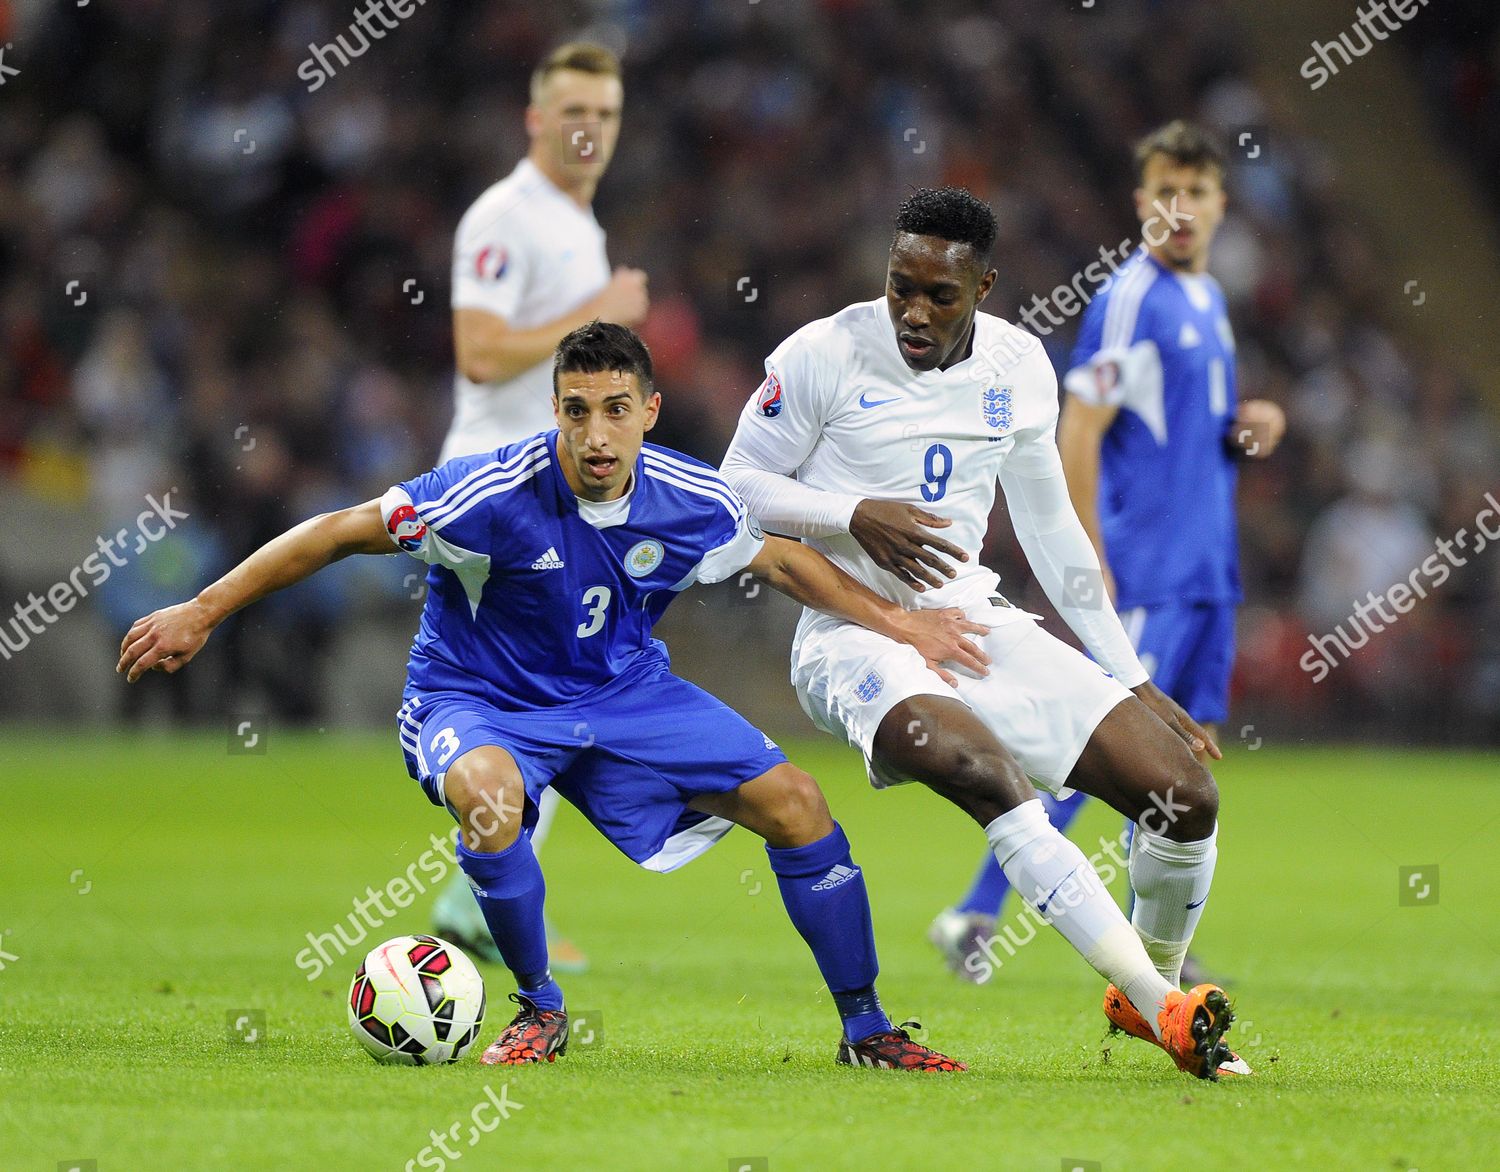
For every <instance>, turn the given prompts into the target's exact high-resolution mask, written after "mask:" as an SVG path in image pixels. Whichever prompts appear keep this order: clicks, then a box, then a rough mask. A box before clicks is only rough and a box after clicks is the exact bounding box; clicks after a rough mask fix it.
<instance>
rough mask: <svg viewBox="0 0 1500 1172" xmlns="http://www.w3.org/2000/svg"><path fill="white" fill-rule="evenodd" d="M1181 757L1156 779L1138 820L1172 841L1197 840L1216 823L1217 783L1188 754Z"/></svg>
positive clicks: (1205, 836) (1207, 833) (1217, 815)
mask: <svg viewBox="0 0 1500 1172" xmlns="http://www.w3.org/2000/svg"><path fill="white" fill-rule="evenodd" d="M1183 758H1184V759H1183V760H1181V761H1174V762H1173V764H1172V767H1169V768H1164V769H1163V770H1162V772H1161V774H1160V775H1159V776H1158V777H1157V778H1156V779H1155V781H1154V783H1153V785H1152V787H1151V795H1150V799H1149V801H1148V803H1147V807H1146V810H1145V812H1144V813H1143V814H1142V815H1141V817H1140V819H1139V822H1140V824H1141V825H1142V826H1144V827H1145V828H1146V829H1147V830H1148V831H1150V832H1151V833H1153V834H1159V835H1161V836H1162V837H1163V838H1170V839H1172V840H1173V841H1174V842H1197V841H1198V840H1199V839H1204V838H1207V837H1208V836H1209V835H1210V834H1212V833H1213V832H1214V827H1215V826H1216V825H1217V824H1218V821H1219V786H1218V783H1217V782H1215V781H1214V777H1213V774H1211V773H1210V772H1209V771H1208V770H1207V769H1205V768H1204V767H1203V766H1202V765H1201V764H1199V763H1198V761H1197V760H1196V759H1194V758H1193V756H1192V755H1191V754H1188V753H1184V755H1183Z"/></svg>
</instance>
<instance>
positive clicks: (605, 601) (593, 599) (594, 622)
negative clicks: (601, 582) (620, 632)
mask: <svg viewBox="0 0 1500 1172" xmlns="http://www.w3.org/2000/svg"><path fill="white" fill-rule="evenodd" d="M583 609H584V610H585V611H586V612H587V613H588V616H589V617H588V618H587V619H586V620H584V621H583V622H581V623H579V624H578V637H579V638H580V639H587V638H588V637H589V636H590V635H597V634H598V633H599V632H600V631H601V630H603V629H604V612H605V611H607V610H608V609H609V587H608V586H590V587H589V588H588V589H587V590H585V591H584V592H583Z"/></svg>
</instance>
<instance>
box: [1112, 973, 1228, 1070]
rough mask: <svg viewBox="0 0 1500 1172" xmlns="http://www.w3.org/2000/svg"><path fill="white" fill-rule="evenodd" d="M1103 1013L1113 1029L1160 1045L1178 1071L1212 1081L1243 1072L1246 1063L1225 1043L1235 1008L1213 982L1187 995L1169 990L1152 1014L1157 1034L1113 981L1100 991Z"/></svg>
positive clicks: (1192, 989) (1193, 989) (1192, 990)
mask: <svg viewBox="0 0 1500 1172" xmlns="http://www.w3.org/2000/svg"><path fill="white" fill-rule="evenodd" d="M1104 1016H1105V1017H1107V1018H1108V1019H1109V1024H1110V1028H1111V1029H1112V1030H1121V1031H1123V1032H1125V1033H1127V1034H1129V1035H1130V1036H1131V1037H1133V1038H1141V1039H1143V1040H1145V1041H1147V1042H1151V1043H1152V1044H1154V1045H1157V1046H1160V1047H1161V1048H1162V1049H1163V1050H1165V1051H1166V1052H1167V1053H1168V1054H1170V1055H1171V1056H1172V1061H1173V1062H1175V1063H1176V1064H1177V1069H1179V1070H1184V1071H1186V1072H1187V1073H1188V1074H1191V1075H1193V1076H1194V1077H1195V1078H1202V1079H1207V1080H1209V1081H1210V1082H1217V1081H1218V1080H1219V1076H1220V1075H1221V1074H1233V1075H1244V1074H1249V1073H1250V1067H1249V1065H1248V1064H1247V1063H1246V1062H1245V1060H1244V1059H1243V1058H1241V1057H1240V1056H1239V1055H1238V1054H1236V1053H1235V1052H1234V1051H1233V1050H1231V1049H1230V1048H1229V1047H1228V1045H1226V1044H1225V1042H1224V1035H1225V1033H1227V1032H1228V1030H1229V1027H1230V1025H1231V1024H1232V1023H1233V1022H1234V1010H1233V1008H1232V1007H1231V1006H1230V1004H1229V998H1228V997H1227V996H1226V995H1225V993H1224V990H1223V989H1221V988H1219V987H1218V986H1217V985H1194V986H1193V987H1192V988H1191V989H1190V990H1188V991H1187V992H1186V993H1179V992H1177V991H1175V990H1174V991H1172V992H1171V993H1168V994H1167V1003H1166V1005H1164V1006H1163V1007H1162V1009H1161V1011H1160V1012H1159V1013H1158V1014H1157V1017H1156V1021H1157V1025H1158V1026H1159V1027H1160V1029H1161V1037H1160V1038H1158V1037H1157V1036H1156V1032H1155V1031H1154V1030H1153V1029H1152V1028H1151V1026H1150V1024H1149V1023H1148V1022H1147V1021H1146V1019H1145V1018H1144V1017H1143V1016H1142V1015H1141V1012H1140V1010H1138V1009H1136V1007H1135V1006H1134V1005H1132V1004H1131V1003H1130V998H1128V997H1126V996H1125V994H1124V993H1122V992H1121V991H1120V990H1119V989H1118V988H1116V987H1115V986H1114V985H1110V986H1109V988H1107V989H1106V990H1105V991H1104Z"/></svg>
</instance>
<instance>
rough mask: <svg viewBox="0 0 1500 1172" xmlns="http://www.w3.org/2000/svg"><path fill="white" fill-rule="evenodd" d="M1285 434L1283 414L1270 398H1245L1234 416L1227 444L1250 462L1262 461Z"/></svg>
mask: <svg viewBox="0 0 1500 1172" xmlns="http://www.w3.org/2000/svg"><path fill="white" fill-rule="evenodd" d="M1285 434H1286V412H1285V411H1283V410H1282V409H1281V408H1280V407H1278V406H1277V405H1276V404H1275V403H1273V402H1271V400H1270V399H1245V400H1243V401H1242V402H1241V403H1240V405H1239V409H1238V410H1237V411H1236V412H1235V414H1234V431H1233V432H1232V433H1231V435H1230V442H1231V443H1233V444H1234V446H1235V447H1236V448H1237V449H1238V450H1239V451H1241V452H1244V453H1245V455H1247V456H1249V457H1250V458H1251V459H1255V460H1264V459H1265V458H1266V457H1267V456H1269V455H1270V454H1271V453H1272V452H1274V451H1275V450H1276V445H1277V444H1279V443H1280V442H1281V437H1282V436H1284V435H1285Z"/></svg>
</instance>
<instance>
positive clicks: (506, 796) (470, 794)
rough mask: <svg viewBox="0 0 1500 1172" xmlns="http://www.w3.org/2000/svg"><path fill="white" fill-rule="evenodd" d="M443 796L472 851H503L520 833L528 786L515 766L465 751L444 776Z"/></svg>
mask: <svg viewBox="0 0 1500 1172" xmlns="http://www.w3.org/2000/svg"><path fill="white" fill-rule="evenodd" d="M443 796H444V797H445V798H447V800H448V805H449V806H451V807H452V808H453V812H454V814H455V816H456V817H457V818H458V824H459V829H460V831H461V832H462V834H463V839H464V845H465V846H467V847H468V848H469V849H470V850H477V851H486V852H492V851H501V850H504V849H505V848H506V847H508V846H510V845H511V844H512V843H513V842H515V841H516V839H517V838H518V837H519V836H520V833H521V818H522V814H523V812H524V810H525V808H526V787H525V785H524V784H523V783H522V781H521V777H520V775H519V774H518V773H517V772H515V770H514V769H513V768H512V769H506V768H504V767H503V766H502V765H501V764H500V763H499V762H496V761H492V760H488V759H486V758H485V757H483V756H481V755H479V754H475V753H470V754H466V755H465V756H464V757H461V758H460V759H459V760H458V761H457V762H455V763H454V765H453V767H452V768H450V769H449V770H448V773H447V775H446V776H445V777H444V779H443Z"/></svg>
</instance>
